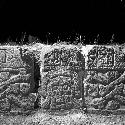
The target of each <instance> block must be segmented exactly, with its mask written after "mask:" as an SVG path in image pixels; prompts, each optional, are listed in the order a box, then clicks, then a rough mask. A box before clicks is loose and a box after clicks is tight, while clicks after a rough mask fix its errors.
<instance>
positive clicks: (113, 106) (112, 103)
mask: <svg viewBox="0 0 125 125" xmlns="http://www.w3.org/2000/svg"><path fill="white" fill-rule="evenodd" d="M119 108H120V104H119V102H117V101H115V100H112V101H109V102H108V104H107V106H106V109H107V110H116V109H119Z"/></svg>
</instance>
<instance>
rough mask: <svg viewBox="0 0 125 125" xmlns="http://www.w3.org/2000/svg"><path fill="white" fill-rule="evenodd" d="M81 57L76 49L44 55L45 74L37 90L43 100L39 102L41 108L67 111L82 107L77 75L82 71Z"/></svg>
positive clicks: (57, 50)
mask: <svg viewBox="0 0 125 125" xmlns="http://www.w3.org/2000/svg"><path fill="white" fill-rule="evenodd" d="M81 56H82V55H80V53H79V51H78V50H77V49H66V48H61V49H54V50H53V51H51V52H49V53H47V54H45V56H44V59H45V61H44V69H43V71H44V72H47V74H46V75H45V77H44V79H43V81H42V85H41V89H39V90H40V91H39V94H41V96H43V97H44V98H45V99H44V100H45V101H43V102H41V106H42V107H43V108H45V107H47V108H48V109H50V110H69V109H72V108H73V107H80V106H82V101H80V100H82V81H80V80H79V79H78V78H79V75H78V73H79V72H80V71H82V70H83V69H84V59H83V57H81ZM41 98H42V97H41ZM43 105H44V106H43Z"/></svg>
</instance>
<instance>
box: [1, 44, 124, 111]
mask: <svg viewBox="0 0 125 125" xmlns="http://www.w3.org/2000/svg"><path fill="white" fill-rule="evenodd" d="M38 45H39V46H35V45H32V46H28V45H27V46H25V47H24V46H1V47H0V112H11V113H13V112H25V111H29V110H35V108H39V109H45V110H47V111H52V112H53V111H54V112H56V111H67V110H71V109H82V110H108V111H114V110H124V109H125V82H124V81H125V71H124V70H125V54H124V51H123V50H124V49H123V48H122V49H121V46H122V45H119V46H110V45H107V46H106V45H91V48H90V49H87V45H86V46H83V47H84V49H82V48H83V47H80V48H79V47H78V46H76V45H75V46H74V45H53V46H47V45H42V44H38Z"/></svg>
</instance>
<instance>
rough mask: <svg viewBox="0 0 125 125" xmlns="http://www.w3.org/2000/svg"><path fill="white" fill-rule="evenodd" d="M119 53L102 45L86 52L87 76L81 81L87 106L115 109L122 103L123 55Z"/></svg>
mask: <svg viewBox="0 0 125 125" xmlns="http://www.w3.org/2000/svg"><path fill="white" fill-rule="evenodd" d="M119 53H121V52H120V51H116V50H115V49H114V48H113V47H106V46H104V45H103V46H96V47H94V48H93V49H92V50H91V51H90V53H88V61H87V65H88V69H87V74H88V77H87V78H86V79H85V80H84V81H83V84H84V86H85V87H84V88H85V89H84V90H85V100H86V102H87V103H86V104H87V105H88V107H93V108H95V109H105V110H116V109H120V106H122V105H124V97H125V94H124V83H125V72H124V70H125V65H124V63H125V62H124V56H125V55H124V54H123V53H122V54H119ZM92 86H93V87H92ZM97 93H98V94H97ZM95 95H96V96H95ZM114 100H115V101H114Z"/></svg>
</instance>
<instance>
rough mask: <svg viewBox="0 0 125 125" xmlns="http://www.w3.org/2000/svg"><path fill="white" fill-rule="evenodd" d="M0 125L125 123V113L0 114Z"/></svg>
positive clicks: (101, 124) (111, 124)
mask: <svg viewBox="0 0 125 125" xmlns="http://www.w3.org/2000/svg"><path fill="white" fill-rule="evenodd" d="M0 125H125V114H122V115H120V114H119V115H113V114H112V115H111V114H110V115H102V114H99V113H98V114H92V113H84V112H83V111H72V112H70V113H68V112H67V113H66V114H59V113H58V114H49V113H45V112H44V111H37V112H36V113H35V114H32V115H29V116H19V115H18V116H2V115H1V117H0Z"/></svg>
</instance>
